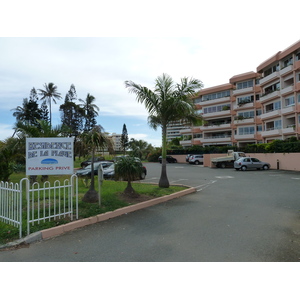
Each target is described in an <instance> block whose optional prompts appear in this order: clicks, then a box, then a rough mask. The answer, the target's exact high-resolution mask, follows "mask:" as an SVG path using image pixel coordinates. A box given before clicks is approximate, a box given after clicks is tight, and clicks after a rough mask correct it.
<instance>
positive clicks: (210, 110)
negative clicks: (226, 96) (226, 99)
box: [203, 104, 230, 114]
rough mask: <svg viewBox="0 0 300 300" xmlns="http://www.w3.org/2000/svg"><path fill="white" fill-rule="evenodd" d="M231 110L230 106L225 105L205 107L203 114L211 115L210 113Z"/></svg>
mask: <svg viewBox="0 0 300 300" xmlns="http://www.w3.org/2000/svg"><path fill="white" fill-rule="evenodd" d="M229 109H230V104H223V105H217V106H211V107H205V108H204V109H203V113H204V114H210V113H215V112H220V111H223V110H229Z"/></svg>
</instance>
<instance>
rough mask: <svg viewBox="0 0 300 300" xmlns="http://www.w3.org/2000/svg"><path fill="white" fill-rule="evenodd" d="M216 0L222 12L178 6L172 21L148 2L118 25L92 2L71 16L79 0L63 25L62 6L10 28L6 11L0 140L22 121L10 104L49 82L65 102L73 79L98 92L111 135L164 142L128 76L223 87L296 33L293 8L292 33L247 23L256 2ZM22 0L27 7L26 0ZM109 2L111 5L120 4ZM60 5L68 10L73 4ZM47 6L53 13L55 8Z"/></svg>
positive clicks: (80, 88) (209, 6)
mask: <svg viewBox="0 0 300 300" xmlns="http://www.w3.org/2000/svg"><path fill="white" fill-rule="evenodd" d="M88 2H90V1H88ZM129 2H130V3H131V2H132V3H135V1H129ZM191 2H193V1H191ZM217 2H218V9H216V5H215V4H216V2H213V3H214V4H213V3H205V4H203V3H202V4H201V7H199V10H198V12H196V11H194V10H192V11H190V15H189V17H182V19H181V22H182V23H178V19H177V18H176V16H177V17H178V16H179V15H180V14H181V10H182V8H179V7H178V6H176V5H175V6H174V7H173V14H169V15H168V17H169V19H166V20H165V22H163V20H162V19H161V18H160V17H162V14H161V13H160V12H157V11H156V10H154V9H153V8H148V11H149V14H148V15H145V16H144V17H143V18H142V17H140V16H138V15H136V14H134V12H133V11H130V10H129V12H128V11H127V14H126V16H125V15H123V14H120V12H119V10H118V11H117V12H116V15H115V16H118V22H119V23H117V22H115V23H114V24H112V21H111V19H109V18H108V16H109V14H108V15H106V14H101V18H99V16H98V18H95V16H96V15H95V13H94V12H93V10H91V9H89V10H88V12H89V14H90V15H89V17H87V19H84V17H82V15H84V14H81V17H80V22H73V20H75V19H76V16H79V15H80V13H82V10H83V11H84V10H85V9H86V8H82V7H80V6H78V5H76V3H75V4H74V7H73V8H74V11H73V13H74V16H73V17H72V18H71V19H72V26H67V25H66V24H68V21H66V19H64V22H63V21H62V16H63V15H62V12H60V11H59V12H57V11H56V14H58V16H59V17H58V18H57V19H56V21H55V22H51V21H49V20H48V22H46V20H45V19H42V17H41V16H40V14H34V13H32V12H30V11H28V12H27V13H26V14H21V13H20V12H19V10H18V12H16V19H17V18H18V19H19V20H18V21H19V23H18V24H19V25H18V26H12V27H10V26H8V25H9V24H12V21H11V19H9V18H8V17H7V19H5V17H4V20H1V21H0V22H3V24H6V30H5V31H2V32H1V31H0V33H1V34H0V104H1V110H0V140H3V139H5V138H7V137H9V136H11V134H12V132H13V129H12V127H13V125H14V122H15V118H14V117H13V116H12V113H13V112H12V111H11V109H14V108H15V107H17V106H18V105H22V100H23V98H26V97H29V93H30V90H31V88H32V87H35V88H36V89H39V88H42V87H43V85H44V84H45V83H49V82H54V84H55V85H57V87H58V92H60V93H61V94H62V97H63V99H64V97H65V95H66V93H67V91H68V90H69V88H70V85H71V84H74V85H75V87H76V90H77V95H78V98H81V99H85V97H86V95H87V93H90V94H92V95H93V96H94V97H95V98H96V104H97V105H98V107H99V108H100V112H99V117H98V118H97V121H98V123H99V124H101V125H102V126H103V127H104V129H105V130H106V131H107V132H110V133H113V132H115V133H121V132H122V128H123V124H124V123H125V124H126V126H127V130H128V134H129V137H130V138H131V137H133V138H136V139H143V140H145V141H147V142H149V143H151V144H152V145H154V146H160V145H161V131H160V130H157V131H154V130H153V129H151V128H150V127H149V126H148V124H147V112H146V110H145V109H144V107H143V105H142V104H139V103H137V101H136V99H135V96H134V95H133V94H129V93H128V91H127V90H126V88H125V86H124V81H125V80H132V81H134V82H136V83H140V84H142V85H145V86H147V87H150V88H152V87H153V85H154V80H155V78H156V77H157V76H160V75H161V74H162V73H167V74H169V75H170V76H171V77H172V78H173V79H174V81H175V82H178V81H179V80H180V78H182V77H184V76H188V77H194V78H198V79H200V80H201V81H202V82H203V84H204V87H210V86H214V85H219V84H224V83H227V82H228V81H229V78H230V77H232V76H234V75H236V74H240V73H244V72H248V71H255V70H256V67H257V66H258V65H259V64H260V63H261V62H263V61H264V60H265V59H267V58H269V57H270V56H272V55H273V54H275V53H277V52H278V51H280V50H284V49H285V48H286V47H288V46H290V45H291V44H293V43H294V42H296V41H297V40H298V25H297V26H296V25H295V26H294V25H293V18H292V14H293V11H289V14H287V15H282V16H281V23H282V24H283V23H284V22H285V21H286V22H289V30H288V31H287V30H286V28H281V27H278V28H277V29H276V30H271V31H268V28H266V29H265V30H262V27H263V26H264V23H262V22H255V21H253V20H252V21H247V20H249V18H251V17H253V15H254V14H257V13H258V10H257V9H255V8H254V7H253V6H249V7H248V8H247V10H244V9H243V8H242V7H238V6H236V4H239V3H240V2H239V1H227V2H226V3H227V4H226V5H225V4H224V2H222V1H217ZM254 2H255V1H254ZM287 2H289V1H287ZM29 3H32V4H36V3H37V2H36V1H29ZM54 3H55V1H54ZM67 3H69V2H68V1H67ZM121 3H122V2H121ZM159 3H160V6H162V9H166V8H167V6H166V4H165V3H166V2H159ZM193 3H196V2H193ZM230 4H232V5H230ZM20 5H21V8H22V5H23V4H22V2H20ZM103 5H104V6H105V9H104V10H105V11H109V9H112V7H113V6H112V4H103ZM122 5H123V4H120V6H121V7H123V6H122ZM54 6H55V5H54ZM254 6H255V5H254ZM7 7H8V8H7V9H8V11H9V10H12V9H13V4H7ZM102 7H103V6H102ZM229 7H231V8H232V7H235V10H231V9H229ZM63 8H64V9H65V10H68V8H69V7H68V6H67V4H66V6H65V7H63ZM123 8H124V9H125V7H123ZM47 9H48V10H49V13H50V14H51V10H53V13H54V8H52V6H51V7H47ZM263 9H266V10H268V14H272V13H275V12H276V11H277V10H276V8H275V7H273V6H272V7H268V6H267V5H266V6H265V7H264V6H263V3H261V4H260V14H261V13H262V10H263ZM104 10H103V11H104ZM153 13H156V16H157V18H156V19H155V20H152V19H151V14H153ZM137 16H138V17H137ZM133 17H134V18H135V22H133V20H132V18H133ZM150 20H152V23H151V26H149V24H150V23H149V21H150ZM216 20H217V21H218V22H216ZM69 22H71V20H69ZM137 22H140V23H139V24H138V23H137ZM295 22H296V21H295ZM20 24H21V26H20ZM40 24H42V27H40ZM62 24H64V26H62ZM83 24H84V25H83ZM107 24H110V25H115V26H107ZM117 24H118V25H117ZM120 24H122V25H121V26H120ZM182 24H183V25H182ZM240 24H242V26H240ZM0 25H1V24H0ZM53 25H55V26H53ZM85 25H86V26H85ZM1 27H2V28H3V26H1ZM103 27H104V29H105V30H102V28H103ZM7 28H9V30H7ZM84 28H85V30H84ZM126 29H127V31H126ZM133 29H134V30H133ZM127 35H129V36H131V35H134V37H128V36H127ZM78 36H80V37H78ZM278 37H280V38H278ZM62 102H63V100H62V101H61V102H60V103H62ZM60 103H58V104H57V105H53V107H52V109H53V124H56V123H59V122H60V115H59V111H58V108H59V104H60Z"/></svg>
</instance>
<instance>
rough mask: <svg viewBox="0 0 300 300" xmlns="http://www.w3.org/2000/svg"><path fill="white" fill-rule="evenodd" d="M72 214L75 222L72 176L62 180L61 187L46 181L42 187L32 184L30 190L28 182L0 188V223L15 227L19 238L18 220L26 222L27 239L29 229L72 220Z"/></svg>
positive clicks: (74, 181) (75, 191)
mask: <svg viewBox="0 0 300 300" xmlns="http://www.w3.org/2000/svg"><path fill="white" fill-rule="evenodd" d="M74 200H75V201H74ZM26 207H27V209H26ZM74 214H75V218H76V219H78V178H77V176H76V175H72V176H71V178H70V179H66V180H64V182H63V183H62V184H61V182H60V181H59V180H56V181H55V182H54V184H53V185H52V186H51V185H50V182H48V181H46V182H44V183H43V184H42V185H41V184H39V183H38V182H35V183H34V184H33V185H32V186H31V187H30V182H29V179H28V178H23V179H22V180H21V181H20V184H17V183H16V184H13V183H7V182H1V184H0V221H2V222H5V223H7V224H10V225H13V226H15V227H18V228H19V236H20V238H21V237H22V220H26V223H27V235H28V234H29V233H30V225H34V224H36V223H37V224H40V223H41V222H46V221H50V220H57V219H61V218H69V219H70V220H73V218H74Z"/></svg>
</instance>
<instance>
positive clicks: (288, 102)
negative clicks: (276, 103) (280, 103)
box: [285, 96, 295, 106]
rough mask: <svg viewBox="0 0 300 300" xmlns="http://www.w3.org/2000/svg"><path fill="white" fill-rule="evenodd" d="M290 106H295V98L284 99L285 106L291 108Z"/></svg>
mask: <svg viewBox="0 0 300 300" xmlns="http://www.w3.org/2000/svg"><path fill="white" fill-rule="evenodd" d="M291 105H295V98H294V96H291V97H288V98H285V106H291Z"/></svg>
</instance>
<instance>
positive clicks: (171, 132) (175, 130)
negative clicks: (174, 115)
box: [167, 121, 189, 142]
mask: <svg viewBox="0 0 300 300" xmlns="http://www.w3.org/2000/svg"><path fill="white" fill-rule="evenodd" d="M187 128H189V126H188V125H186V124H184V123H183V122H181V121H176V122H171V123H169V125H168V126H167V142H170V141H172V140H173V139H175V138H180V137H181V134H180V131H181V130H183V129H187Z"/></svg>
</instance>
